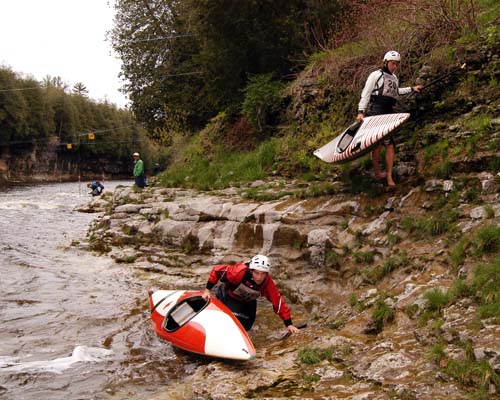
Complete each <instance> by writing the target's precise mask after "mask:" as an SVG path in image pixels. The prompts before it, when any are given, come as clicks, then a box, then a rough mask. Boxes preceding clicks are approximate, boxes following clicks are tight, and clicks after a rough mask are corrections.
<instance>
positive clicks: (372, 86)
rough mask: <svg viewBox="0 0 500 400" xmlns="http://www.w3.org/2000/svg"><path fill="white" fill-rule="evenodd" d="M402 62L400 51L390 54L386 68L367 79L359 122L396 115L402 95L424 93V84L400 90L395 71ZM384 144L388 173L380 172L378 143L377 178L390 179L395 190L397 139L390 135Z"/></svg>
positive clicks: (387, 56)
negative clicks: (397, 102)
mask: <svg viewBox="0 0 500 400" xmlns="http://www.w3.org/2000/svg"><path fill="white" fill-rule="evenodd" d="M400 62H401V56H400V54H399V53H398V52H397V51H389V52H387V53H386V54H385V56H384V64H383V66H382V68H380V69H378V70H376V71H373V72H372V73H371V74H370V75H369V76H368V79H367V80H366V84H365V87H364V88H363V91H362V92H361V100H360V102H359V104H358V116H357V117H356V122H358V123H361V122H362V121H363V117H364V116H367V117H369V116H373V115H381V114H392V113H393V112H394V111H393V107H394V105H395V104H396V99H397V97H398V95H402V94H408V93H411V92H412V91H413V92H420V90H421V89H422V86H421V85H417V86H414V87H405V88H400V87H399V81H398V78H397V76H396V75H394V71H396V68H397V67H398V66H399V63H400ZM382 143H383V144H384V146H385V167H386V172H382V171H381V170H380V151H381V149H382V144H378V145H377V146H376V147H375V149H374V150H373V151H372V162H373V169H374V172H375V178H377V179H384V178H386V179H387V185H388V186H391V187H394V186H396V184H395V183H394V180H393V179H392V167H393V164H394V139H393V138H392V135H389V136H387V137H386V138H385V139H384V140H383V141H382Z"/></svg>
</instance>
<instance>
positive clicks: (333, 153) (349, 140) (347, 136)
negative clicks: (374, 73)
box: [314, 113, 410, 163]
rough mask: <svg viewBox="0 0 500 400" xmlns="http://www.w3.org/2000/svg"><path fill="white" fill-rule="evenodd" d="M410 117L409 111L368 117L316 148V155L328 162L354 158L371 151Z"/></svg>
mask: <svg viewBox="0 0 500 400" xmlns="http://www.w3.org/2000/svg"><path fill="white" fill-rule="evenodd" d="M408 118H410V114H408V113H396V114H383V115H376V116H373V117H366V118H364V119H363V122H362V123H361V124H357V123H356V124H353V125H351V126H349V128H347V129H346V130H345V131H344V132H342V133H341V134H340V135H338V136H337V137H336V138H335V139H333V140H332V141H331V142H329V143H327V144H326V145H324V146H323V147H321V148H320V149H317V150H315V151H314V155H315V156H316V157H318V158H319V159H321V160H323V161H325V162H327V163H336V162H343V161H351V160H354V159H355V158H358V157H360V156H361V155H363V154H365V153H367V152H368V151H370V150H371V149H372V148H373V147H374V146H375V145H376V144H377V143H379V142H380V141H381V140H383V139H384V138H385V137H386V136H387V135H389V134H390V133H391V132H392V131H393V130H394V129H396V128H397V127H398V126H400V125H401V124H402V123H403V122H405V121H406V120H407V119H408Z"/></svg>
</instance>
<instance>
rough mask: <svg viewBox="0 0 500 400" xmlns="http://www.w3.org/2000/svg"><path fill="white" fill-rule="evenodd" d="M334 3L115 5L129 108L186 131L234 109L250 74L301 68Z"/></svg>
mask: <svg viewBox="0 0 500 400" xmlns="http://www.w3.org/2000/svg"><path fill="white" fill-rule="evenodd" d="M340 1H342V0H331V1H327V0H240V1H234V0H183V1H178V0H162V1H160V0H118V1H117V2H116V4H115V8H116V10H117V14H116V17H115V24H114V28H113V30H112V31H111V32H110V39H111V43H112V45H113V47H114V49H115V51H116V52H117V53H118V54H119V56H120V58H121V60H122V76H123V77H124V78H125V80H126V81H127V82H128V83H127V84H126V85H125V87H124V89H125V91H126V92H127V93H128V94H129V98H130V100H131V102H132V105H131V108H132V110H133V111H134V112H135V114H136V115H137V117H138V118H139V119H140V120H141V121H144V122H145V123H147V124H148V125H149V126H150V127H159V128H165V127H167V128H168V127H169V126H173V127H175V125H176V124H177V123H180V124H181V125H184V127H187V128H191V129H197V128H199V127H201V126H203V125H204V124H205V123H206V121H207V120H208V119H209V118H211V117H213V116H214V115H216V114H217V113H218V112H219V111H222V110H224V109H233V110H238V109H239V108H240V107H239V105H240V103H241V101H242V99H243V94H242V89H243V88H244V87H245V86H246V83H247V79H248V76H249V75H257V74H267V73H272V74H273V75H275V76H277V77H283V76H287V75H289V74H291V73H293V72H294V71H295V70H297V68H299V67H301V66H302V64H301V63H302V60H304V59H305V57H304V55H303V54H304V52H310V51H314V49H315V48H317V46H318V43H317V40H315V36H319V34H318V32H320V31H323V32H326V31H328V30H329V29H331V26H330V25H331V24H332V20H334V19H335V16H336V15H338V14H339V13H340V12H341V10H342V9H343V7H342V6H341V5H340ZM311 26H312V27H313V28H311Z"/></svg>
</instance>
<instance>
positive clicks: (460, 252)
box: [449, 240, 466, 268]
mask: <svg viewBox="0 0 500 400" xmlns="http://www.w3.org/2000/svg"><path fill="white" fill-rule="evenodd" d="M465 257H466V251H465V241H463V240H461V241H460V242H458V243H457V244H456V245H455V246H453V248H452V249H451V252H450V257H449V261H450V264H451V265H452V266H453V267H454V268H458V267H459V266H460V265H462V264H463V263H464V261H465Z"/></svg>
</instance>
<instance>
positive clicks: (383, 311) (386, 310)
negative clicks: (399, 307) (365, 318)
mask: <svg viewBox="0 0 500 400" xmlns="http://www.w3.org/2000/svg"><path fill="white" fill-rule="evenodd" d="M394 315H395V314H394V310H393V309H392V307H390V306H389V305H388V304H387V303H386V302H385V301H384V300H377V302H376V303H375V308H374V309H373V313H372V319H373V322H374V324H375V328H376V329H377V330H378V331H382V329H383V328H384V326H385V325H387V324H388V323H389V322H392V321H393V320H394Z"/></svg>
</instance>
